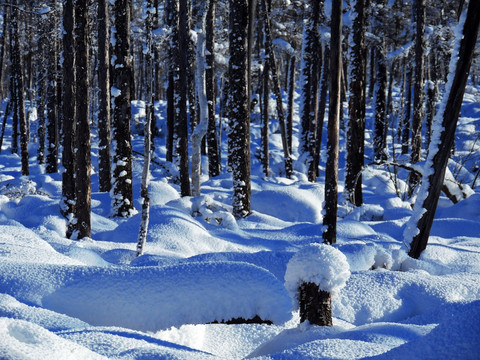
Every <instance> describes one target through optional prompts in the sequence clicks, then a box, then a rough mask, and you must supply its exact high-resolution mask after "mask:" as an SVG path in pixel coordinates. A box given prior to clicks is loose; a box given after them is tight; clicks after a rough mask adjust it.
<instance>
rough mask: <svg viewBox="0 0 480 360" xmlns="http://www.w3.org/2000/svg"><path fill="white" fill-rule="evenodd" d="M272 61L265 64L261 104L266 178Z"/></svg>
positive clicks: (266, 60)
mask: <svg viewBox="0 0 480 360" xmlns="http://www.w3.org/2000/svg"><path fill="white" fill-rule="evenodd" d="M269 63H270V61H269V60H268V59H265V64H264V65H263V89H262V90H263V100H262V102H261V104H262V105H263V106H262V109H261V111H262V130H261V137H262V149H261V160H262V167H263V173H264V174H265V176H267V177H268V176H269V167H270V161H269V160H270V153H269V151H270V150H269V143H268V140H269V131H268V130H269V129H268V127H269V125H270V114H269V111H268V108H269V106H268V105H269V100H270V86H269V81H270V66H269Z"/></svg>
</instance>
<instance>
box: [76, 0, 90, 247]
mask: <svg viewBox="0 0 480 360" xmlns="http://www.w3.org/2000/svg"><path fill="white" fill-rule="evenodd" d="M88 3H89V1H88V0H75V30H74V34H75V50H76V51H75V73H76V74H78V75H80V74H81V76H76V78H75V83H76V86H75V88H76V89H75V111H76V114H75V118H76V122H77V124H76V132H75V135H76V136H75V148H76V153H75V195H76V201H75V208H74V212H75V218H76V220H77V223H76V226H75V230H76V237H77V239H83V238H89V237H90V236H91V234H90V233H91V221H90V212H91V211H90V209H91V193H92V189H91V180H90V174H91V158H90V148H91V146H90V126H89V119H88V115H89V113H88V105H89V87H90V81H89V80H90V73H89V69H90V66H89V62H90V57H89V54H90V52H89V44H88Z"/></svg>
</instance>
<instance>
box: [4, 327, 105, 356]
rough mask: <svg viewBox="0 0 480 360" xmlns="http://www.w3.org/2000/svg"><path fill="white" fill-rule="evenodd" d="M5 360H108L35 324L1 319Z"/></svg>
mask: <svg viewBox="0 0 480 360" xmlns="http://www.w3.org/2000/svg"><path fill="white" fill-rule="evenodd" d="M0 358H2V359H92V360H95V359H107V358H106V357H103V356H101V355H99V354H96V353H94V352H92V351H90V350H88V349H87V348H85V347H83V346H81V345H78V344H76V343H75V342H72V341H68V340H65V339H62V338H61V337H59V336H58V335H55V334H54V333H52V332H50V331H48V330H45V329H44V328H42V327H40V326H38V325H35V324H33V323H30V322H27V321H24V320H16V319H8V318H0Z"/></svg>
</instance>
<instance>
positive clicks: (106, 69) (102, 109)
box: [97, 0, 112, 192]
mask: <svg viewBox="0 0 480 360" xmlns="http://www.w3.org/2000/svg"><path fill="white" fill-rule="evenodd" d="M97 6H98V7H97V21H98V24H97V26H98V86H99V93H98V137H99V144H98V145H99V150H98V157H99V158H98V187H99V191H101V192H107V191H110V189H111V187H112V178H111V174H110V169H111V167H112V164H111V160H110V143H111V133H110V130H111V129H110V127H111V113H110V107H111V104H110V49H109V45H110V41H109V37H110V31H109V27H110V21H109V10H108V6H109V5H108V1H107V0H99V1H98V5H97Z"/></svg>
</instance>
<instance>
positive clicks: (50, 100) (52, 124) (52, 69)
mask: <svg viewBox="0 0 480 360" xmlns="http://www.w3.org/2000/svg"><path fill="white" fill-rule="evenodd" d="M48 22H49V33H50V34H52V35H53V39H50V41H49V47H48V50H47V51H48V70H47V72H48V80H47V119H48V125H47V168H46V171H47V173H56V172H57V171H58V134H59V129H58V128H59V124H58V97H57V77H58V74H57V56H58V54H57V38H56V18H55V16H54V15H50V18H49V19H48Z"/></svg>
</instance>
